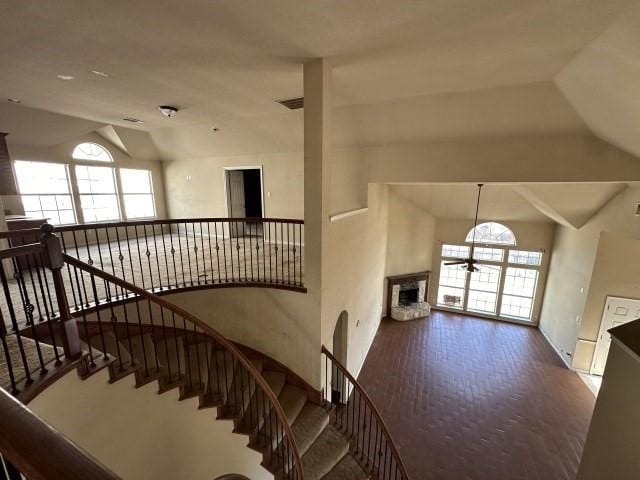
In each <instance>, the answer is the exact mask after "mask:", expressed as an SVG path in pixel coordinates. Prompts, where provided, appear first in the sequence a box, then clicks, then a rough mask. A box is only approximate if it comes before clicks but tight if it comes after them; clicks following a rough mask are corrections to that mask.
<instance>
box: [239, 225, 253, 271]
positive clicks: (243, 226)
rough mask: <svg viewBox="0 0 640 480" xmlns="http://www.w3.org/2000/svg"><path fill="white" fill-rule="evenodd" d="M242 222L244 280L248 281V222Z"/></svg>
mask: <svg viewBox="0 0 640 480" xmlns="http://www.w3.org/2000/svg"><path fill="white" fill-rule="evenodd" d="M240 223H241V224H242V263H244V281H245V282H248V281H249V275H248V274H247V232H246V231H245V227H246V225H247V223H246V222H240ZM249 238H251V237H249ZM238 254H240V251H239V250H238Z"/></svg>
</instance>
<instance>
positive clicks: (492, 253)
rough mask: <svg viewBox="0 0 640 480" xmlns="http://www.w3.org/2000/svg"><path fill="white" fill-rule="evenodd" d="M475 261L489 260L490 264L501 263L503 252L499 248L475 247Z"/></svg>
mask: <svg viewBox="0 0 640 480" xmlns="http://www.w3.org/2000/svg"><path fill="white" fill-rule="evenodd" d="M473 258H475V259H476V260H489V261H490V262H501V261H502V259H503V258H504V250H502V249H501V248H485V247H476V248H475V251H474V252H473Z"/></svg>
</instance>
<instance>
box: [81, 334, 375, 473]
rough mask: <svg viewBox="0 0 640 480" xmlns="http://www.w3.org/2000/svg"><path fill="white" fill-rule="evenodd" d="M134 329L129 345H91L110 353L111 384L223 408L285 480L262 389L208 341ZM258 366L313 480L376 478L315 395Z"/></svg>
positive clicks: (96, 338) (109, 339)
mask: <svg viewBox="0 0 640 480" xmlns="http://www.w3.org/2000/svg"><path fill="white" fill-rule="evenodd" d="M130 330H131V332H132V335H131V337H129V338H126V339H118V338H116V336H117V335H116V333H115V332H114V331H108V332H103V335H102V336H100V335H99V334H95V335H93V336H91V337H90V338H89V340H88V342H86V343H85V350H87V351H88V350H89V348H91V349H92V351H94V352H95V354H96V357H98V358H99V357H102V358H103V359H104V358H105V357H104V353H106V354H107V356H106V360H103V361H104V362H105V366H106V368H108V369H109V379H110V381H111V382H117V381H118V380H121V379H122V378H125V377H126V376H128V375H135V381H136V387H140V386H143V385H146V384H147V383H149V382H150V381H154V380H155V381H157V382H158V393H166V392H168V391H171V390H173V389H179V392H180V397H179V398H180V400H184V399H187V398H192V397H195V396H198V397H199V408H201V409H205V408H216V409H217V417H216V418H217V419H220V420H231V421H233V423H234V431H235V432H236V433H242V434H245V435H247V436H248V437H249V444H248V446H249V447H250V448H252V449H254V450H257V451H258V452H260V453H262V455H263V466H264V467H265V468H267V470H269V471H270V472H271V473H273V474H274V476H275V477H276V478H283V476H282V475H283V473H284V472H283V468H282V465H281V464H280V462H278V461H274V459H275V458H278V456H279V455H280V452H279V448H281V446H280V445H279V444H277V443H276V442H274V443H272V444H271V445H270V444H269V443H268V442H267V441H265V435H264V433H265V430H267V429H274V430H275V429H276V425H275V423H274V422H273V419H272V416H271V412H270V409H269V408H266V407H265V406H264V404H263V402H262V397H261V395H260V394H259V393H257V390H256V388H255V383H253V382H251V381H247V378H246V377H245V376H243V374H242V370H241V369H239V368H238V365H237V362H235V361H234V359H233V358H232V356H231V355H230V354H229V353H228V352H226V351H225V350H222V349H216V348H215V345H213V344H211V343H209V342H207V341H206V339H203V338H199V339H198V338H196V339H195V340H193V339H191V338H189V333H188V332H184V331H183V332H173V331H170V332H169V333H168V334H167V332H164V331H161V329H156V332H154V333H153V334H152V333H150V332H146V333H145V332H143V333H142V335H140V334H139V332H137V331H134V329H133V328H130ZM103 338H104V346H106V348H104V351H103ZM165 342H166V343H165ZM90 346H91V347H90ZM250 361H251V363H252V364H253V365H254V367H255V368H256V370H258V371H259V372H260V374H261V376H262V378H264V380H265V381H266V383H267V384H268V385H269V387H270V388H271V390H272V391H273V393H274V394H276V396H277V397H278V401H279V403H280V405H281V407H282V410H283V412H284V414H285V417H286V419H287V422H288V424H289V425H290V426H291V430H292V432H293V436H294V439H295V442H296V444H297V446H298V450H299V452H300V455H301V459H302V467H303V471H304V478H305V479H309V480H321V479H323V480H366V479H369V478H371V477H370V475H369V474H368V473H366V472H365V471H364V470H363V469H362V467H361V466H360V465H359V464H358V462H357V461H356V459H355V458H354V456H353V455H352V454H351V453H350V452H349V439H348V437H347V436H346V435H345V434H344V433H342V432H340V431H339V430H338V428H336V427H335V426H333V425H331V424H330V418H329V417H330V413H329V411H328V410H327V409H326V408H325V407H323V406H322V405H321V404H318V403H316V402H315V401H313V400H311V399H310V398H309V395H308V393H307V390H305V389H304V388H301V387H300V386H298V385H296V384H294V383H292V382H290V381H288V380H287V373H286V372H283V371H280V370H274V369H273V366H265V362H264V360H263V359H261V358H250ZM178 365H180V366H181V367H180V372H181V373H180V374H178V372H177V368H178V367H177V366H178ZM171 366H173V369H174V371H172V367H171ZM276 368H277V367H276ZM296 383H297V382H296Z"/></svg>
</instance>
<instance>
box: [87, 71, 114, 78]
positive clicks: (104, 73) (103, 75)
mask: <svg viewBox="0 0 640 480" xmlns="http://www.w3.org/2000/svg"><path fill="white" fill-rule="evenodd" d="M91 73H93V74H94V75H97V76H99V77H104V78H111V75H109V74H108V73H107V72H101V71H100V70H91Z"/></svg>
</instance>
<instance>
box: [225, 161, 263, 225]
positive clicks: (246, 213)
mask: <svg viewBox="0 0 640 480" xmlns="http://www.w3.org/2000/svg"><path fill="white" fill-rule="evenodd" d="M225 189H226V200H227V214H228V216H229V217H230V218H238V219H240V218H262V217H263V216H264V212H263V209H262V198H263V197H262V169H261V168H260V167H246V168H243V167H238V168H236V167H228V168H225ZM262 230H263V229H262V223H261V222H250V221H247V222H244V221H235V222H233V223H232V224H231V225H230V226H229V232H230V235H231V236H232V237H246V236H260V235H262Z"/></svg>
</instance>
